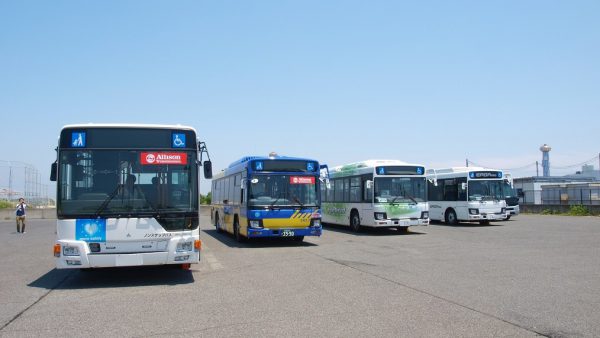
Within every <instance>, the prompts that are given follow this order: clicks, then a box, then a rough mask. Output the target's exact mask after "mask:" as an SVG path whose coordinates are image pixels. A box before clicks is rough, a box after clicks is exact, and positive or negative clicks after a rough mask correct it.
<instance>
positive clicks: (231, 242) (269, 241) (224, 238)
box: [202, 230, 317, 248]
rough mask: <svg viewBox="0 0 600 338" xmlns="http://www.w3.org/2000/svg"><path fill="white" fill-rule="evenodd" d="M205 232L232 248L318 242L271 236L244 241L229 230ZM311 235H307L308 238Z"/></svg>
mask: <svg viewBox="0 0 600 338" xmlns="http://www.w3.org/2000/svg"><path fill="white" fill-rule="evenodd" d="M202 232H204V233H205V234H207V235H209V236H211V237H212V238H214V239H216V240H218V241H219V242H221V243H223V244H225V245H227V246H228V247H230V248H278V247H284V248H289V247H311V246H316V245H317V244H314V243H310V242H307V241H306V240H304V241H302V242H297V241H294V240H292V239H291V238H282V237H271V238H252V239H250V240H248V239H246V240H245V241H244V242H243V243H240V242H238V241H236V240H235V238H234V237H233V235H231V234H229V233H227V232H217V230H202ZM308 238H310V237H305V239H308Z"/></svg>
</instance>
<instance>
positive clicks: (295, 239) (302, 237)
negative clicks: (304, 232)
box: [294, 236, 304, 242]
mask: <svg viewBox="0 0 600 338" xmlns="http://www.w3.org/2000/svg"><path fill="white" fill-rule="evenodd" d="M303 240H304V236H294V241H296V242H302V241H303Z"/></svg>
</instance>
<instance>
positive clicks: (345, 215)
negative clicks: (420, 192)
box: [321, 202, 429, 228]
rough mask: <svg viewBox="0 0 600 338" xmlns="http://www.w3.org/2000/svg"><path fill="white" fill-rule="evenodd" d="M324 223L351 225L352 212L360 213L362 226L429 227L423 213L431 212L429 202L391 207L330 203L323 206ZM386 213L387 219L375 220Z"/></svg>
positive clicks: (381, 204)
mask: <svg viewBox="0 0 600 338" xmlns="http://www.w3.org/2000/svg"><path fill="white" fill-rule="evenodd" d="M321 209H322V217H323V218H322V221H323V223H329V224H339V225H347V226H349V225H350V212H351V211H352V209H356V210H357V211H358V215H359V217H360V225H361V226H366V227H374V228H389V227H394V228H396V227H409V226H415V225H428V224H429V219H428V218H425V219H421V214H422V212H423V211H428V210H429V205H428V203H427V202H419V203H417V204H416V205H415V204H404V203H401V204H398V205H390V204H383V203H376V204H370V203H328V202H324V203H323V204H322V208H321ZM376 212H382V213H386V215H387V218H386V219H382V220H375V213H376Z"/></svg>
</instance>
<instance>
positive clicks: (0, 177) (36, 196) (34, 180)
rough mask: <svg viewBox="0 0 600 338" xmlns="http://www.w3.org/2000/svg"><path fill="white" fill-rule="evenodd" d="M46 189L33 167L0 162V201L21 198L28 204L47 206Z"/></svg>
mask: <svg viewBox="0 0 600 338" xmlns="http://www.w3.org/2000/svg"><path fill="white" fill-rule="evenodd" d="M48 187H49V185H48V184H46V183H44V181H43V180H42V176H41V174H40V172H39V171H38V170H37V168H36V167H34V166H33V165H31V164H29V163H25V162H20V161H4V160H0V200H7V201H15V200H17V199H19V198H20V197H23V198H25V200H26V201H27V202H28V203H30V204H35V205H49V204H51V200H50V198H49V196H48Z"/></svg>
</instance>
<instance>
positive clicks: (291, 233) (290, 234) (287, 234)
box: [281, 230, 294, 237]
mask: <svg viewBox="0 0 600 338" xmlns="http://www.w3.org/2000/svg"><path fill="white" fill-rule="evenodd" d="M281 237H294V230H282V231H281Z"/></svg>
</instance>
